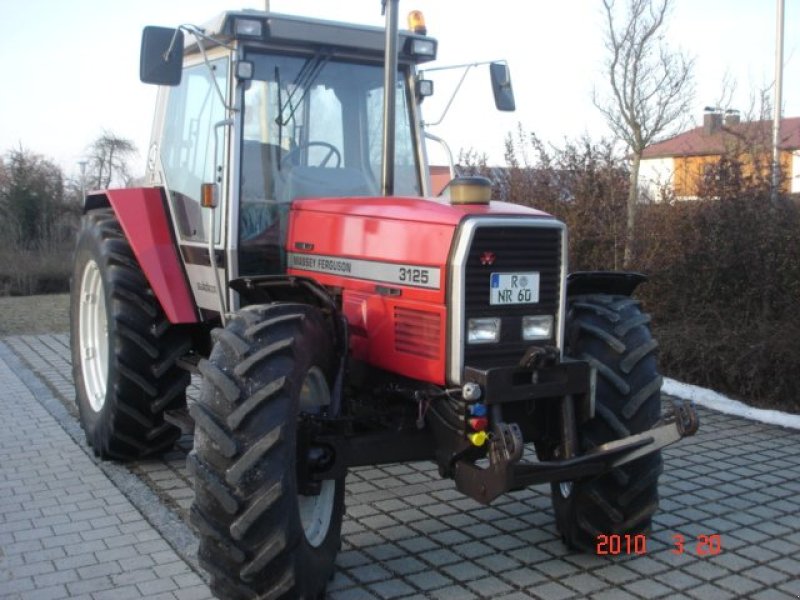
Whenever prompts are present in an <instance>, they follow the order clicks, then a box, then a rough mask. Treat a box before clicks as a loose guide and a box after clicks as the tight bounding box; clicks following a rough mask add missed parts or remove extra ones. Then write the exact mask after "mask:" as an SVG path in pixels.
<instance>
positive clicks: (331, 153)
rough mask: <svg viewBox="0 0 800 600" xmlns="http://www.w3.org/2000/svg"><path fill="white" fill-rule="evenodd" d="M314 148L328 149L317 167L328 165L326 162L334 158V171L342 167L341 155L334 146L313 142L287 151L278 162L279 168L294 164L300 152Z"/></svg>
mask: <svg viewBox="0 0 800 600" xmlns="http://www.w3.org/2000/svg"><path fill="white" fill-rule="evenodd" d="M314 146H319V147H321V148H327V149H328V152H327V154H325V156H323V157H322V160H321V161H320V163H319V165H317V166H319V167H324V166H326V165H327V164H328V161H330V159H331V158H332V157H336V164H335V165H334V168H335V169H338V168H339V167H340V166H342V153H341V152H339V150H338V148H336V146H334V145H333V144H329V143H328V142H320V141H313V142H308V143H306V144H300V145H299V146H297V147H296V148H292V149H291V150H289V152H287V153H286V154H284V155H283V157H281V160H280V166H281V168H283V167H284V166H286V165H288V164H291V163H292V162H294V159H296V158H297V157H298V156H299V154H300V153H301V152H303V151H305V150H308V149H309V148H313V147H314Z"/></svg>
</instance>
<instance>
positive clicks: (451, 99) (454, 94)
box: [420, 63, 481, 128]
mask: <svg viewBox="0 0 800 600" xmlns="http://www.w3.org/2000/svg"><path fill="white" fill-rule="evenodd" d="M479 64H481V63H474V64H471V65H459V67H463V68H464V73H463V74H462V75H461V79H460V80H459V81H458V85H457V86H456V89H454V90H453V93H452V94H451V95H450V100H448V101H447V106H445V107H444V111H443V112H442V114H441V115H440V116H439V118H438V119H437V120H436V121H434V122H433V123H427V122H423V123H422V127H423V128H424V127H427V126H431V127H434V126H436V125H438V124H439V123H441V122H442V121H444V118H445V117H446V116H447V111H449V110H450V106H451V105H452V104H453V100H455V99H456V95H457V94H458V90H460V89H461V86H462V85H463V84H464V80H465V79H466V78H467V73H469V71H470V69H471V68H472V67H475V66H477V65H479ZM451 68H458V67H451ZM428 70H429V71H433V70H434V69H428ZM436 70H438V69H436ZM421 75H422V72H420V76H421Z"/></svg>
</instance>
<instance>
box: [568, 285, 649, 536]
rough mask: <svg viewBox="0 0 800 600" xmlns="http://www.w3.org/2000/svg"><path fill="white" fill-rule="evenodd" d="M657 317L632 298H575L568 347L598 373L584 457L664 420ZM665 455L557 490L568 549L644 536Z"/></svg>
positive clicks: (583, 434)
mask: <svg viewBox="0 0 800 600" xmlns="http://www.w3.org/2000/svg"><path fill="white" fill-rule="evenodd" d="M649 322H650V317H649V316H648V315H646V314H643V313H642V312H641V310H640V308H639V302H638V301H637V300H634V299H632V298H629V297H627V296H608V295H602V294H594V295H587V296H578V297H574V298H571V299H570V306H569V315H568V319H567V332H566V333H567V336H566V337H567V340H566V342H567V347H566V351H567V354H569V355H570V356H571V357H573V358H576V359H582V360H586V361H588V362H589V363H590V364H591V365H592V366H593V367H594V368H595V369H596V370H597V388H596V403H595V417H594V418H593V419H591V420H589V421H588V422H586V423H584V424H583V425H581V427H580V428H579V431H578V434H579V436H578V437H579V443H580V451H581V452H586V451H588V450H590V449H592V448H593V447H595V446H598V445H600V444H603V443H605V442H608V441H611V440H616V439H620V438H623V437H627V436H629V435H633V434H635V433H640V432H642V431H645V430H648V429H650V428H652V427H653V426H654V425H655V424H656V422H657V421H658V420H659V418H660V414H661V394H660V390H661V382H662V379H661V376H660V375H659V374H658V370H657V365H656V356H655V353H656V349H657V347H658V344H657V343H656V341H655V340H654V339H653V337H652V335H651V333H650V327H649ZM661 471H662V461H661V453H660V452H654V453H652V454H648V455H647V456H644V457H642V458H639V459H637V460H635V461H632V462H630V463H628V464H625V465H622V466H621V467H618V468H616V469H614V470H613V471H611V472H610V473H608V474H605V475H602V476H600V477H597V478H594V479H586V480H580V481H576V482H563V483H554V484H552V493H553V506H554V509H555V513H556V523H557V525H558V528H559V531H560V532H561V535H562V537H563V539H564V541H565V543H566V544H567V545H568V546H569V547H571V548H574V549H580V550H585V551H588V552H594V551H595V549H596V543H597V536H598V535H600V534H605V535H609V534H631V535H636V534H642V533H647V532H648V531H649V529H650V525H651V518H652V516H653V514H654V513H655V511H656V509H657V508H658V478H659V475H660V474H661Z"/></svg>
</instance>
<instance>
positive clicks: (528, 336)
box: [522, 315, 553, 340]
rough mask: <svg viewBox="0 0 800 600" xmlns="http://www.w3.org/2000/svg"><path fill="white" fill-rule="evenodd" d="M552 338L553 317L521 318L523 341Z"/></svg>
mask: <svg viewBox="0 0 800 600" xmlns="http://www.w3.org/2000/svg"><path fill="white" fill-rule="evenodd" d="M551 337H553V315H537V316H535V317H522V339H523V340H549V339H550V338H551Z"/></svg>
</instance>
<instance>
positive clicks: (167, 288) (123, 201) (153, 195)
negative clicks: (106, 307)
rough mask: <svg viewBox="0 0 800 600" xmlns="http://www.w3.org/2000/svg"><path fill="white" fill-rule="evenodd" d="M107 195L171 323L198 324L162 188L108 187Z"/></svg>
mask: <svg viewBox="0 0 800 600" xmlns="http://www.w3.org/2000/svg"><path fill="white" fill-rule="evenodd" d="M105 194H106V195H107V196H108V200H109V202H110V203H111V206H112V207H113V208H114V212H115V213H116V215H117V218H118V219H119V222H120V224H121V225H122V230H123V231H124V232H125V237H126V238H127V239H128V242H129V243H130V245H131V248H132V249H133V254H134V255H135V256H136V260H138V261H139V265H140V266H141V267H142V271H144V275H145V277H146V278H147V281H148V282H149V283H150V287H151V288H152V289H153V292H154V293H155V295H156V298H158V301H159V302H160V303H161V307H162V308H163V309H164V312H165V313H166V315H167V318H168V319H169V321H170V323H196V322H197V311H196V310H195V305H194V300H193V298H192V295H191V292H190V290H189V285H188V283H187V282H186V276H185V274H184V272H183V268H182V267H181V261H180V258H179V257H178V249H177V247H176V246H175V242H174V240H173V237H172V233H171V226H170V221H169V217H168V216H167V214H166V209H165V206H164V201H163V198H162V195H161V190H160V189H158V188H132V189H122V190H107V191H106V192H105Z"/></svg>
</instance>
